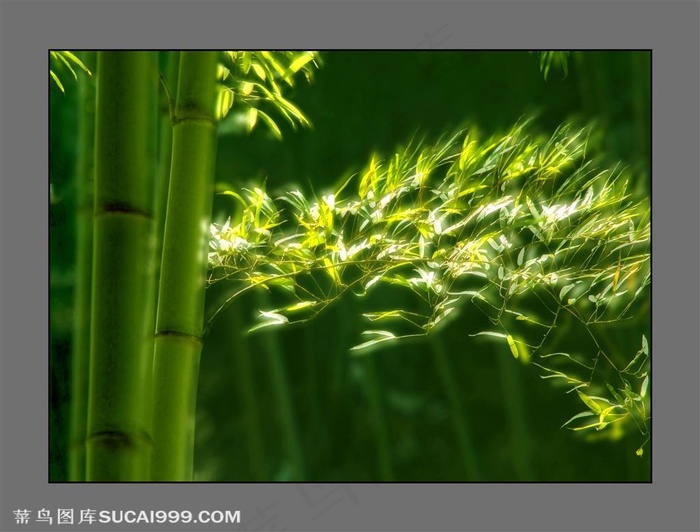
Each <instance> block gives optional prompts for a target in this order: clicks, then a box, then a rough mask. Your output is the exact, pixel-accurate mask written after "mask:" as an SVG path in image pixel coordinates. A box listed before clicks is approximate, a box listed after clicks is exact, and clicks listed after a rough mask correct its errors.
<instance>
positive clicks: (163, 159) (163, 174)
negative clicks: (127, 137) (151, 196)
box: [155, 52, 180, 303]
mask: <svg viewBox="0 0 700 532" xmlns="http://www.w3.org/2000/svg"><path fill="white" fill-rule="evenodd" d="M165 54H166V55H165V61H164V63H165V72H164V73H163V87H162V88H163V90H164V91H165V93H166V95H165V96H166V99H167V100H168V102H167V106H168V108H167V110H165V112H163V109H161V117H160V123H159V126H158V127H159V135H158V136H159V139H158V144H159V147H158V175H157V178H156V189H155V246H156V272H157V273H156V278H158V277H159V272H160V263H161V258H162V254H163V234H164V233H165V209H166V205H167V203H168V183H169V182H170V160H171V158H172V147H173V121H172V117H171V116H170V108H171V106H172V105H173V104H174V102H171V101H170V98H172V97H173V94H172V92H171V89H170V87H174V88H177V76H178V69H179V66H180V65H179V61H180V52H165ZM157 296H158V294H157V292H156V303H157Z"/></svg>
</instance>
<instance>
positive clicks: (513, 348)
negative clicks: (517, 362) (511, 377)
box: [506, 334, 520, 358]
mask: <svg viewBox="0 0 700 532" xmlns="http://www.w3.org/2000/svg"><path fill="white" fill-rule="evenodd" d="M506 340H507V341H508V347H510V352H511V353H513V356H514V357H515V358H518V356H519V355H520V353H518V346H517V345H516V343H515V340H514V339H513V337H512V336H511V335H510V334H509V335H507V336H506Z"/></svg>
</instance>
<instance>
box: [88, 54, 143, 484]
mask: <svg viewBox="0 0 700 532" xmlns="http://www.w3.org/2000/svg"><path fill="white" fill-rule="evenodd" d="M154 68H155V62H154V54H153V53H151V52H100V53H99V54H98V66H97V72H98V82H97V104H96V105H97V111H96V125H95V128H96V130H95V209H94V254H93V268H92V322H91V349H90V383H89V390H88V421H87V437H86V459H87V466H86V479H87V480H97V481H122V480H148V469H149V466H148V464H149V459H150V453H151V436H150V393H149V386H150V383H151V371H152V361H153V358H152V329H151V328H150V325H152V323H153V320H152V318H150V317H149V315H148V312H149V308H152V307H151V306H150V305H149V302H148V295H149V293H150V286H151V283H152V252H153V247H152V245H151V244H152V242H151V239H152V222H153V203H152V198H153V180H154V172H155V167H154V166H153V164H152V163H153V160H152V147H153V142H154V141H153V139H152V138H151V137H152V135H153V134H154V132H155V130H154V129H153V128H152V127H150V126H151V125H152V124H154V121H155V118H154V116H155V111H156V109H155V107H154V106H153V94H154V93H155V91H156V90H157V87H156V82H157V77H155V76H154V75H153V74H154Z"/></svg>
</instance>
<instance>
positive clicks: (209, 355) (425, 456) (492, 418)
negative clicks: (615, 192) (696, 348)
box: [49, 51, 651, 481]
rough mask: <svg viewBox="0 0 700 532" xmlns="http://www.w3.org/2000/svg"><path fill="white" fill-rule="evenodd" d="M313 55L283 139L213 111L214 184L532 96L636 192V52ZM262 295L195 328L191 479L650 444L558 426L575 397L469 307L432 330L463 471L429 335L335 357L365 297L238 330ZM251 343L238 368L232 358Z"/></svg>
mask: <svg viewBox="0 0 700 532" xmlns="http://www.w3.org/2000/svg"><path fill="white" fill-rule="evenodd" d="M322 57H323V66H322V68H321V69H320V70H319V71H318V72H317V73H316V76H315V80H314V82H313V83H311V84H306V83H304V82H300V83H298V85H297V86H296V87H295V88H294V89H292V90H290V91H288V92H287V93H286V95H287V97H288V99H290V100H291V101H293V102H294V103H295V104H296V105H297V106H298V107H299V108H300V109H302V110H303V111H304V112H305V113H306V115H307V116H308V118H309V119H310V120H311V122H312V124H313V128H312V129H310V130H298V131H296V132H295V131H293V130H292V129H291V128H290V127H286V126H285V124H282V121H281V120H280V124H281V126H282V131H283V135H284V139H283V141H281V142H280V141H277V140H275V139H274V138H273V137H272V136H271V135H270V134H269V132H267V131H266V130H265V129H264V126H261V127H259V128H258V129H256V130H255V131H254V132H253V133H252V134H251V135H248V136H246V135H244V134H243V133H242V132H238V131H237V130H236V127H235V126H233V127H229V128H225V129H228V132H226V133H222V134H221V135H220V139H219V144H218V157H217V173H216V177H217V181H218V182H219V183H229V184H233V183H236V184H238V185H241V184H245V183H252V182H260V181H262V180H263V179H264V180H267V186H268V189H270V190H272V191H275V190H284V189H286V188H288V187H290V186H295V187H299V188H301V189H302V190H306V191H309V190H311V188H312V187H313V190H314V191H315V192H317V193H320V192H323V191H324V190H325V189H326V188H328V189H330V188H332V187H333V185H334V184H335V183H337V182H338V181H339V180H340V179H341V178H342V177H344V176H347V175H349V174H350V173H351V172H355V171H359V170H361V168H362V167H363V166H364V165H365V164H366V162H367V161H368V160H369V157H370V155H371V153H372V152H374V151H378V152H379V153H380V154H384V155H389V154H390V153H391V152H392V150H394V148H396V147H397V146H398V145H399V144H403V143H406V142H407V141H408V140H410V139H411V137H413V136H414V135H415V134H418V135H419V136H421V137H426V138H428V139H432V140H435V139H437V138H438V137H439V136H440V135H442V134H446V133H450V132H452V131H454V130H455V129H456V128H458V127H460V126H462V125H464V124H465V123H470V124H476V125H478V127H479V128H480V130H481V131H482V132H484V133H485V134H491V133H498V132H502V131H505V130H506V129H507V128H509V127H510V126H512V125H513V124H514V123H515V122H516V121H517V120H519V119H521V118H523V117H529V116H531V115H533V114H537V116H538V119H537V120H536V122H535V126H536V128H537V129H538V130H539V131H541V132H551V131H553V130H554V128H555V127H556V126H557V125H559V124H560V123H561V122H563V121H565V120H567V119H571V118H577V119H581V120H583V121H586V122H588V121H591V120H595V121H597V123H598V127H599V130H600V131H603V132H604V135H603V136H602V142H603V151H604V153H605V156H606V158H607V159H608V160H610V161H622V162H623V163H624V164H625V165H627V166H628V167H630V168H631V169H632V170H633V171H634V175H635V176H637V179H638V187H640V188H641V189H642V190H644V191H646V192H647V193H648V191H649V186H650V172H649V168H650V164H649V158H650V133H649V132H650V114H651V113H650V105H651V99H650V83H649V80H650V68H651V64H650V53H648V52H578V53H576V54H574V55H573V56H572V57H570V60H569V73H568V76H566V77H565V76H564V74H563V72H562V71H561V70H557V69H556V68H554V69H553V70H552V72H550V75H549V78H548V80H545V79H544V78H543V76H542V74H541V73H540V71H539V63H538V57H537V56H536V55H534V54H530V53H528V52H462V51H424V52H326V53H323V54H322ZM66 89H67V91H66V92H67V93H66V95H65V96H64V95H63V94H62V93H61V92H60V91H59V90H57V89H56V87H54V86H51V89H50V113H51V115H50V117H51V121H50V139H49V142H50V161H51V163H50V166H51V167H50V173H51V177H50V179H51V183H52V184H53V189H54V194H55V196H56V201H55V202H54V203H52V204H51V205H50V260H51V263H50V326H51V343H50V346H51V353H50V362H51V366H50V369H51V371H50V405H49V407H50V413H51V415H50V423H51V431H50V465H51V472H50V477H51V480H58V481H60V480H64V479H65V473H66V464H65V459H66V456H67V453H66V436H67V428H68V401H69V386H68V384H69V381H70V379H69V376H70V349H71V327H72V318H73V312H72V306H73V299H72V298H73V287H74V283H75V278H74V262H75V186H74V176H73V174H74V164H75V162H74V159H75V155H76V148H77V138H78V137H77V119H76V97H77V87H76V86H75V84H72V83H71V82H70V80H69V81H68V83H66ZM234 110H235V105H234ZM231 208H232V204H231V202H230V201H228V200H227V199H226V198H221V197H217V198H216V201H215V212H214V218H215V220H222V219H223V218H224V217H225V216H226V215H227V211H228V209H231ZM226 291H227V287H226V286H225V285H224V284H221V285H215V286H214V287H213V288H212V289H210V290H209V293H208V303H209V309H210V310H211V309H213V308H214V305H216V304H217V303H218V302H219V301H220V298H221V297H223V296H225V294H226ZM272 297H273V298H274V297H275V296H274V295H273V296H272ZM376 297H382V296H381V295H380V296H375V298H376ZM389 297H392V298H394V297H395V298H398V299H397V300H396V301H393V302H391V303H393V305H394V306H398V305H402V304H405V305H410V301H403V300H401V299H400V298H401V296H394V295H391V296H389ZM263 303H264V302H263V301H261V300H260V297H259V296H255V295H253V296H251V297H247V298H244V299H241V300H240V301H239V302H238V304H237V305H234V306H232V307H231V308H230V309H228V310H227V311H226V312H224V313H223V314H222V315H221V316H220V317H219V318H218V320H217V321H216V322H215V323H214V324H213V326H212V329H211V331H210V333H209V336H208V337H207V339H206V341H205V346H204V352H203V355H202V368H201V374H200V390H199V412H198V426H197V450H196V456H195V478H197V479H200V480H216V481H248V480H310V481H380V480H386V479H389V478H392V479H393V480H398V481H463V480H482V481H522V480H530V481H648V480H649V479H650V474H651V471H650V456H649V455H650V453H649V452H648V446H647V447H646V452H645V455H644V457H643V458H638V457H637V456H635V453H634V451H635V450H636V448H637V447H638V446H639V444H640V443H641V441H643V438H641V437H640V435H639V433H635V432H634V431H631V432H630V434H629V435H628V436H626V437H625V438H624V439H621V440H617V441H608V440H604V439H602V440H600V441H586V440H585V438H583V437H581V435H580V434H575V433H573V432H571V431H568V430H566V429H561V428H560V426H561V424H562V423H563V422H564V421H566V420H567V419H568V418H569V417H571V415H573V414H575V413H577V412H579V411H580V410H581V404H580V401H579V400H578V398H576V397H574V396H572V395H571V394H569V395H567V394H565V393H563V392H564V390H563V389H561V388H556V387H554V386H553V385H552V384H551V381H544V380H542V379H540V377H539V375H540V373H539V372H538V368H536V367H534V366H532V365H530V366H524V365H522V364H520V363H519V362H518V361H516V360H515V359H514V358H513V357H512V356H511V355H510V354H509V353H508V350H507V347H504V346H501V345H497V344H494V343H492V342H480V341H478V339H475V338H470V337H468V336H467V334H465V331H466V332H476V331H477V330H479V326H480V325H484V324H485V323H486V322H485V319H484V317H483V316H482V315H481V314H480V313H479V312H478V311H476V310H475V309H469V308H465V309H464V310H463V312H462V313H461V315H460V318H459V320H456V321H455V322H453V323H451V324H450V326H449V327H448V328H446V329H445V330H444V331H443V332H442V334H441V336H440V337H439V338H438V339H437V340H436V341H437V342H440V343H441V345H442V348H444V350H445V352H446V353H447V357H448V360H449V365H450V370H449V371H450V372H451V374H452V375H453V377H454V380H455V381H456V383H457V385H458V388H459V390H458V391H459V399H460V402H461V407H462V409H463V417H464V419H465V420H466V424H467V426H468V431H469V438H470V440H471V443H472V447H473V451H472V459H473V460H475V461H476V463H477V464H478V466H477V468H476V469H474V468H465V466H464V461H463V453H462V451H461V450H460V449H459V447H458V440H457V437H456V435H455V431H454V428H453V426H454V413H453V411H452V409H451V406H450V402H449V399H448V393H447V391H446V389H445V386H444V384H443V381H442V380H441V378H440V374H439V371H438V367H437V365H436V359H435V356H434V352H433V350H432V348H431V344H429V343H428V342H413V343H400V344H398V345H396V346H395V347H391V348H389V349H385V350H382V351H380V352H378V353H375V354H373V355H371V356H370V357H364V358H363V357H352V356H349V355H348V354H347V350H348V349H349V348H350V347H351V346H353V345H355V344H357V343H359V333H360V332H361V331H362V330H363V329H364V323H363V322H362V318H361V317H360V314H361V312H362V311H363V309H364V308H369V307H370V306H371V305H370V303H371V301H370V302H367V301H361V300H351V299H348V300H344V301H341V302H340V304H338V305H336V306H335V307H333V308H331V309H330V310H329V311H328V312H327V313H326V314H324V315H322V316H321V317H319V318H318V319H316V320H315V321H313V322H311V323H309V324H307V325H305V326H298V327H292V328H290V329H284V330H277V331H274V332H272V333H265V334H263V333H262V332H261V333H260V334H257V335H253V336H249V337H244V336H243V334H242V331H243V330H244V329H245V327H246V326H247V325H249V324H250V323H251V320H252V315H253V312H252V309H254V308H256V307H258V306H260V305H261V304H263ZM384 303H386V308H391V304H390V303H388V302H386V301H385V302H384ZM272 304H274V301H269V302H268V305H269V306H271V305H272ZM649 323H650V320H649V316H648V314H647V315H646V316H645V315H642V316H639V319H637V320H633V321H630V322H626V323H625V325H624V326H618V327H616V328H613V329H611V330H609V331H607V335H608V337H609V338H610V339H611V341H612V342H613V344H614V345H615V346H618V347H619V348H621V349H624V350H625V351H627V352H629V353H631V354H633V353H634V352H635V351H636V350H637V349H638V347H639V338H640V336H641V334H647V335H648V334H649ZM580 341H581V332H580V331H577V330H575V329H573V328H572V330H571V331H568V330H565V331H564V334H563V335H562V338H561V339H560V342H561V344H562V346H565V345H567V343H568V344H569V345H576V344H577V342H580ZM245 353H248V355H249V360H250V367H246V366H245V364H242V363H241V361H242V360H243V361H245V360H246V359H247V357H245V356H244V355H245ZM242 354H243V355H242ZM246 375H248V376H247V377H246ZM280 379H281V380H285V381H286V382H287V384H288V386H289V394H288V396H289V400H288V401H285V402H284V403H282V404H281V403H280V400H279V399H278V395H277V393H278V392H279V385H278V384H279V382H280ZM372 390H374V391H375V392H378V393H379V394H380V400H381V403H382V406H383V415H382V417H379V418H378V416H377V412H376V410H373V409H372V408H371V404H372V402H371V401H370V397H371V393H372ZM246 394H248V395H246ZM246 397H248V400H246ZM251 397H253V398H254V401H251V400H250V398H251ZM290 414H292V415H293V420H294V430H296V431H297V433H298V439H299V442H300V447H299V448H298V449H297V453H298V456H301V457H302V459H303V466H304V468H303V471H302V472H299V471H296V470H295V469H294V467H293V465H292V464H293V462H294V460H293V459H292V455H293V447H290V445H289V439H288V436H289V430H290V426H289V425H285V420H286V421H287V422H288V421H289V419H290V417H289V416H290ZM285 426H286V427H287V428H286V429H285ZM378 426H380V427H383V430H384V431H385V433H386V434H387V436H388V445H389V450H390V456H389V459H390V462H391V466H390V468H388V467H387V464H386V461H385V464H384V467H382V466H381V465H380V462H381V461H380V458H379V456H378V453H377V434H378V432H377V427H378ZM290 449H291V450H290ZM385 459H386V457H385ZM389 474H390V475H389Z"/></svg>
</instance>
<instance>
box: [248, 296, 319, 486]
mask: <svg viewBox="0 0 700 532" xmlns="http://www.w3.org/2000/svg"><path fill="white" fill-rule="evenodd" d="M256 296H257V297H258V308H266V307H267V306H268V305H269V301H268V298H267V294H266V293H265V292H262V291H258V292H256ZM260 342H261V343H262V346H263V348H264V350H265V353H266V354H267V360H268V364H269V366H270V376H271V378H272V386H273V389H274V390H275V399H276V402H277V408H278V409H279V412H280V418H281V421H282V438H283V443H284V448H285V453H286V454H287V458H288V459H289V460H290V461H291V464H292V468H293V472H292V474H291V476H290V479H289V480H292V481H302V480H307V479H306V465H305V462H304V453H303V452H302V446H301V438H300V436H299V428H298V424H297V418H296V412H295V408H294V403H293V400H292V394H291V392H290V390H289V379H288V377H287V370H286V368H285V365H284V358H283V353H282V348H281V346H280V342H279V338H278V336H277V333H276V332H274V331H267V332H266V333H265V334H263V335H262V336H261V338H260Z"/></svg>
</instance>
